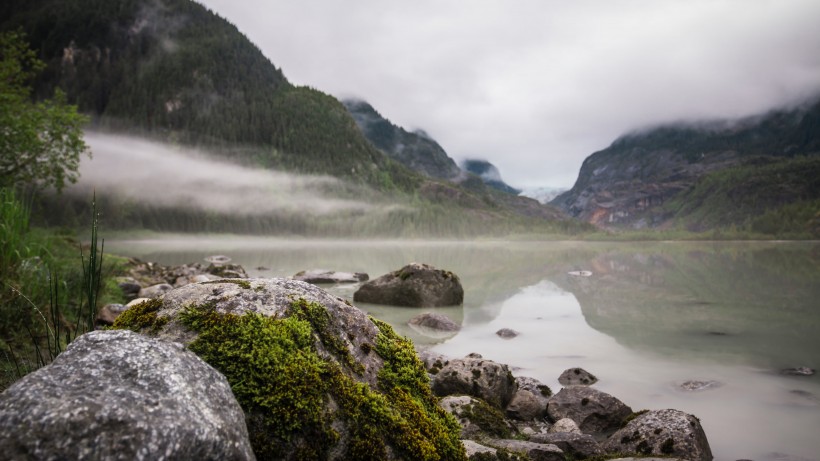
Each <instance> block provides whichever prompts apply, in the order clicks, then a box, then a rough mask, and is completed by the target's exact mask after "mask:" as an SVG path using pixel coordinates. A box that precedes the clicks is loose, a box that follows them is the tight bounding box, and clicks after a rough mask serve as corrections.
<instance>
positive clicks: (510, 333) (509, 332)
mask: <svg viewBox="0 0 820 461" xmlns="http://www.w3.org/2000/svg"><path fill="white" fill-rule="evenodd" d="M495 334H496V335H497V336H498V337H500V338H504V339H513V338H515V337H516V336H518V335H519V334H521V333H519V332H517V331H515V330H513V329H510V328H502V329H500V330H498V331H496V332H495Z"/></svg>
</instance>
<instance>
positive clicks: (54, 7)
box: [0, 0, 418, 191]
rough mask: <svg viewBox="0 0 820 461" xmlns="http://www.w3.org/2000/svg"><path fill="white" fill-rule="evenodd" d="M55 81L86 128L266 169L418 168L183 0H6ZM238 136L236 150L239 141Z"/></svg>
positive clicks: (381, 173)
mask: <svg viewBox="0 0 820 461" xmlns="http://www.w3.org/2000/svg"><path fill="white" fill-rule="evenodd" d="M2 11H3V13H4V15H3V16H2V18H3V20H2V22H1V23H0V29H2V30H9V29H17V28H21V29H22V30H23V31H24V32H25V33H26V35H27V38H28V40H29V42H30V43H31V46H32V47H33V48H34V49H36V51H37V52H38V55H39V56H40V58H41V59H42V60H43V61H45V62H46V64H47V69H46V70H45V72H44V73H43V74H42V76H41V78H39V79H38V81H37V82H36V85H35V94H36V95H37V96H39V97H45V96H47V95H50V94H51V93H53V90H54V89H55V88H57V87H59V88H61V89H63V90H64V91H65V92H66V93H67V95H68V99H69V102H71V103H73V104H77V105H78V106H79V109H80V111H82V112H84V113H86V114H90V115H92V117H93V120H94V127H96V128H103V129H111V130H115V131H128V132H131V133H138V134H142V135H148V136H150V137H153V138H159V139H161V140H166V141H172V142H181V143H185V144H189V145H191V144H193V145H199V146H207V147H211V148H215V150H218V151H219V152H220V154H221V155H223V156H225V157H231V158H233V159H235V160H239V161H243V162H246V163H253V164H256V165H259V166H263V167H275V168H279V169H287V170H291V171H298V172H302V173H316V174H329V175H332V176H336V177H341V178H344V179H347V180H352V181H354V182H364V183H367V184H370V185H372V186H375V187H378V188H380V189H385V188H387V189H390V188H398V189H401V190H405V191H409V190H412V189H414V188H415V187H417V186H418V178H417V177H416V175H414V174H412V173H410V172H409V171H407V170H406V169H404V168H402V167H400V166H399V165H398V164H397V163H396V162H393V161H392V160H390V159H389V158H387V157H385V156H384V155H383V154H382V153H381V152H379V151H378V150H377V149H375V148H374V147H373V146H372V145H371V144H370V143H369V142H368V141H367V140H366V139H365V138H364V137H363V136H362V135H361V133H360V132H359V130H358V128H357V127H356V125H355V123H354V121H353V120H352V118H351V117H350V116H349V115H348V112H347V110H346V109H345V107H344V106H343V105H342V104H341V103H340V102H339V101H338V100H336V99H335V98H333V97H331V96H329V95H327V94H324V93H322V92H321V91H318V90H315V89H311V88H307V87H299V86H295V85H293V84H291V83H290V82H289V81H288V80H287V79H286V78H285V76H284V74H283V73H282V71H281V69H278V68H277V67H276V66H274V65H273V64H272V63H271V62H270V61H269V60H268V59H267V58H266V57H265V56H264V55H263V54H262V52H261V51H260V50H259V49H258V48H257V47H256V46H255V45H253V44H252V43H251V42H250V41H249V40H248V39H247V37H245V36H244V35H243V34H242V33H240V32H239V31H238V30H237V28H236V27H235V26H233V25H232V24H230V23H229V22H227V21H226V20H224V19H223V18H221V17H219V16H217V15H216V14H214V13H213V12H211V11H210V10H208V9H206V8H205V7H203V6H202V5H200V4H198V3H195V2H193V1H190V0H10V2H9V3H7V4H6V6H5V7H4V9H3V10H2ZM238 146H241V148H238Z"/></svg>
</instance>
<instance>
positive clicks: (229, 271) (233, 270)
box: [192, 264, 248, 279]
mask: <svg viewBox="0 0 820 461" xmlns="http://www.w3.org/2000/svg"><path fill="white" fill-rule="evenodd" d="M205 272H207V273H208V274H211V275H216V276H217V277H221V278H225V279H246V278H248V274H247V273H245V268H243V267H242V266H240V265H239V264H211V265H210V266H208V267H206V268H205ZM192 275H193V274H192Z"/></svg>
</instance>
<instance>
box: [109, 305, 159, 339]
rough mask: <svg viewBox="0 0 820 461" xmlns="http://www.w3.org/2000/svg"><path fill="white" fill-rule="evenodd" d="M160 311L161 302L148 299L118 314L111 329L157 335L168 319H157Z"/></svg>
mask: <svg viewBox="0 0 820 461" xmlns="http://www.w3.org/2000/svg"><path fill="white" fill-rule="evenodd" d="M160 309H162V300H160V299H150V300H148V301H143V302H141V303H139V304H137V305H135V306H131V307H129V308H128V309H126V310H125V312H123V313H122V314H120V315H119V316H118V317H117V319H116V320H114V325H113V326H112V328H114V329H120V330H132V331H136V332H141V331H143V330H145V329H148V330H149V331H150V332H151V333H157V332H158V331H159V330H160V329H162V327H163V326H165V324H166V323H168V317H159V316H157V312H158V311H159V310H160Z"/></svg>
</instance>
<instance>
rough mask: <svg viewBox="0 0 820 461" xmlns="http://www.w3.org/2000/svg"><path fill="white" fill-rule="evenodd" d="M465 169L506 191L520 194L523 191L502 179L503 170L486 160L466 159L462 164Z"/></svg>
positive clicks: (490, 184) (491, 185)
mask: <svg viewBox="0 0 820 461" xmlns="http://www.w3.org/2000/svg"><path fill="white" fill-rule="evenodd" d="M461 166H462V168H464V170H465V171H467V172H469V173H472V174H474V175H476V176H478V177H479V178H481V180H482V181H484V183H486V184H487V185H488V186H490V187H492V188H494V189H497V190H500V191H501V192H506V193H508V194H513V195H518V194H519V193H520V192H521V191H520V190H518V189H516V188H514V187H512V186H510V185H508V184H507V183H505V182H504V180H503V179H501V172H500V171H498V168H496V166H495V165H493V164H492V163H490V162H488V161H486V160H469V159H468V160H465V161H464V162H462V164H461Z"/></svg>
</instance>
